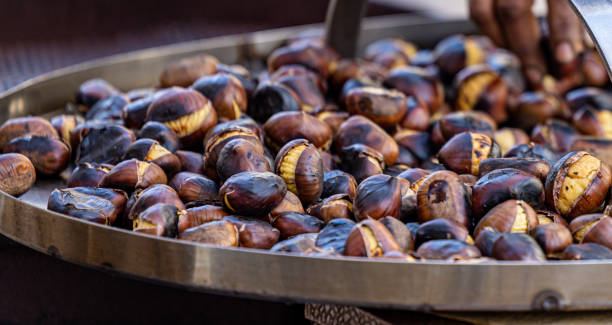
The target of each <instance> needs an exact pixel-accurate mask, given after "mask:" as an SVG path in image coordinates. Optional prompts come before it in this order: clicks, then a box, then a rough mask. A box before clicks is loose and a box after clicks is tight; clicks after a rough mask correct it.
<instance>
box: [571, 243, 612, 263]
mask: <svg viewBox="0 0 612 325" xmlns="http://www.w3.org/2000/svg"><path fill="white" fill-rule="evenodd" d="M561 259H562V260H609V259H612V250H610V249H609V248H607V247H605V246H602V245H599V244H595V243H584V244H572V245H569V246H567V248H565V250H564V251H563V254H561Z"/></svg>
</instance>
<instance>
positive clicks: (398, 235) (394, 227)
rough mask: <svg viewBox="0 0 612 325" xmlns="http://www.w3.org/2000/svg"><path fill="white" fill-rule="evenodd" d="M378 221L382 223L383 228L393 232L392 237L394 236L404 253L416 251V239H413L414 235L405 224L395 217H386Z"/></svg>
mask: <svg viewBox="0 0 612 325" xmlns="http://www.w3.org/2000/svg"><path fill="white" fill-rule="evenodd" d="M378 221H379V222H380V223H382V224H383V226H385V227H386V228H387V230H389V232H391V235H393V238H394V239H395V241H396V242H397V244H398V245H399V247H400V248H401V251H402V252H409V251H412V250H413V249H414V247H415V245H414V239H413V238H412V233H411V232H410V229H408V227H406V225H404V223H403V222H401V221H399V220H398V219H397V218H393V217H384V218H382V219H379V220H378Z"/></svg>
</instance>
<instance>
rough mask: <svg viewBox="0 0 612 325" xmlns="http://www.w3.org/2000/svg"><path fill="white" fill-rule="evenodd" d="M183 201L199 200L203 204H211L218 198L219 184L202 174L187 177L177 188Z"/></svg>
mask: <svg viewBox="0 0 612 325" xmlns="http://www.w3.org/2000/svg"><path fill="white" fill-rule="evenodd" d="M176 192H177V193H178V195H179V197H180V198H181V200H183V202H193V201H197V202H200V203H203V204H210V203H212V202H214V201H215V200H217V198H218V196H219V187H218V186H217V184H216V183H215V182H214V181H212V180H210V179H208V178H206V177H205V176H202V175H196V176H191V177H187V178H185V179H184V180H183V181H182V182H180V183H179V185H178V189H177V190H176Z"/></svg>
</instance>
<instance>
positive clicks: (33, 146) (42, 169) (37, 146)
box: [3, 136, 70, 175]
mask: <svg viewBox="0 0 612 325" xmlns="http://www.w3.org/2000/svg"><path fill="white" fill-rule="evenodd" d="M3 151H4V153H9V152H14V153H20V154H22V155H24V156H26V157H28V159H30V161H31V162H32V164H34V168H36V171H37V172H38V173H40V174H43V175H56V174H58V173H60V172H61V171H63V170H64V169H66V167H67V166H68V163H69V162H70V148H69V147H68V146H67V145H66V144H65V143H64V142H63V141H61V140H59V139H57V138H46V137H37V136H35V137H24V138H15V139H13V140H11V141H9V142H8V143H7V144H6V145H5V146H4V148H3Z"/></svg>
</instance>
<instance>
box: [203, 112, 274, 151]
mask: <svg viewBox="0 0 612 325" xmlns="http://www.w3.org/2000/svg"><path fill="white" fill-rule="evenodd" d="M233 126H239V127H242V128H245V129H249V130H251V132H253V133H254V134H255V135H256V136H257V137H258V138H259V140H260V141H261V143H263V142H264V131H263V128H262V126H261V125H260V124H259V123H258V122H256V121H255V120H253V119H252V118H250V117H249V116H248V115H243V116H241V117H240V118H239V119H235V120H231V121H227V122H223V123H218V124H217V125H215V126H213V127H212V128H210V130H208V132H206V136H205V137H204V146H206V144H207V143H208V142H209V140H210V139H212V138H213V137H215V136H216V135H217V134H219V133H221V132H224V131H225V129H227V128H230V127H233Z"/></svg>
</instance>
